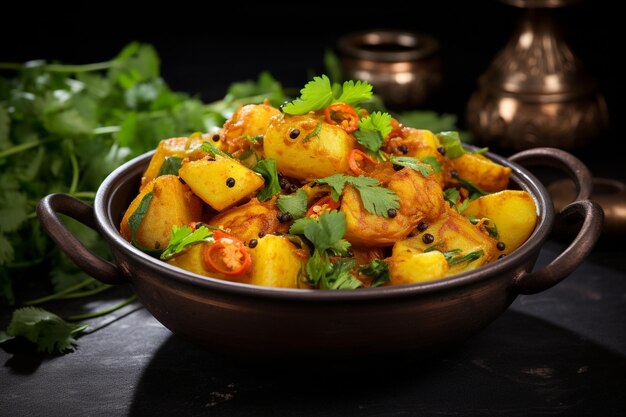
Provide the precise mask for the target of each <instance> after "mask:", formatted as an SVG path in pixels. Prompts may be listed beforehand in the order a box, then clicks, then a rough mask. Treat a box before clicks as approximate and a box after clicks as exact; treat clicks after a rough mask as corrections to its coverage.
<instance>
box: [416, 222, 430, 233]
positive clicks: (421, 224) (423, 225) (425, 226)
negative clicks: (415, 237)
mask: <svg viewBox="0 0 626 417" xmlns="http://www.w3.org/2000/svg"><path fill="white" fill-rule="evenodd" d="M426 229H428V223H426V222H419V224H418V225H417V230H419V231H420V232H423V231H424V230H426Z"/></svg>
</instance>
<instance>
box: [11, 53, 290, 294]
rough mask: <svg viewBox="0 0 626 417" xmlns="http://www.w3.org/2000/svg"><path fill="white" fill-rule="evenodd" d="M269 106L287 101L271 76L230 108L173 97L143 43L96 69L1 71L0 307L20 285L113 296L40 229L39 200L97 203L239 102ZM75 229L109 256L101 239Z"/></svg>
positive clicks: (14, 66)
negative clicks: (115, 182)
mask: <svg viewBox="0 0 626 417" xmlns="http://www.w3.org/2000/svg"><path fill="white" fill-rule="evenodd" d="M266 98H267V99H270V100H271V101H272V103H274V104H275V105H279V104H280V103H282V101H283V100H284V99H283V93H282V88H281V85H280V84H279V83H278V82H276V81H275V80H274V79H273V78H272V77H271V75H269V74H267V73H263V74H261V76H260V77H259V79H258V80H257V81H244V82H240V83H235V84H233V85H232V86H231V87H230V88H229V90H228V93H227V95H226V97H225V98H224V99H223V100H220V101H217V102H214V103H210V104H208V105H207V104H205V103H203V102H202V101H201V100H200V99H198V98H195V97H192V96H190V95H189V94H186V93H181V92H175V91H172V90H171V89H170V88H169V87H168V85H167V84H166V83H165V81H163V79H162V78H161V76H160V61H159V57H158V55H157V53H156V51H155V49H154V48H153V47H152V46H150V45H146V44H140V43H136V42H133V43H131V44H129V45H128V46H126V47H125V48H124V49H123V50H122V51H121V52H120V53H119V54H118V55H117V56H116V57H115V58H113V59H112V60H110V61H106V62H100V63H94V64H87V65H66V64H58V63H47V62H45V61H30V62H27V63H25V64H18V63H0V305H1V304H9V305H13V304H14V303H15V301H16V300H15V294H14V288H15V286H16V284H17V283H18V280H19V279H23V278H21V277H27V278H29V279H30V278H39V277H41V278H42V279H43V280H44V281H46V280H49V281H50V283H51V288H52V290H53V291H54V292H55V293H58V292H61V296H67V295H68V293H67V291H68V289H69V290H71V291H70V293H72V292H73V291H78V290H80V291H81V292H84V291H86V290H88V291H94V290H96V289H98V288H100V289H102V290H104V289H106V286H104V284H99V283H97V282H96V281H95V280H93V279H90V278H88V277H86V276H85V275H84V274H83V273H82V272H80V271H79V270H78V269H77V268H76V267H75V266H74V265H72V264H71V262H68V261H67V260H66V258H65V257H64V256H62V255H61V253H60V252H59V250H58V249H57V248H56V247H55V245H53V244H52V243H51V241H50V239H49V238H48V237H47V235H46V234H45V233H44V232H43V231H42V229H41V226H40V225H39V222H38V220H37V218H36V215H35V207H36V205H37V203H38V201H39V199H40V198H42V197H43V196H45V195H46V194H49V193H53V192H63V193H67V194H70V195H72V196H74V197H78V198H82V199H85V200H87V201H90V200H91V199H93V197H94V195H95V191H96V190H97V188H98V186H99V185H100V183H101V182H102V180H103V179H104V178H105V177H106V175H108V174H109V173H110V172H111V171H112V170H113V169H115V168H116V167H118V166H119V165H120V164H122V163H123V162H125V161H126V160H128V159H130V158H131V157H133V156H136V155H138V154H141V153H143V152H146V151H148V150H151V149H154V147H155V146H156V144H157V143H158V142H159V141H160V140H161V139H164V138H168V137H173V136H182V135H186V134H190V133H192V132H195V131H210V130H212V129H213V128H215V127H216V126H221V125H222V124H223V122H224V121H225V120H226V118H227V117H229V116H230V114H232V112H233V111H234V110H235V109H236V108H237V107H238V106H240V105H241V104H244V103H254V102H261V101H262V100H264V99H266ZM69 227H70V228H71V230H72V232H73V233H74V234H75V235H77V236H78V237H79V238H80V239H81V240H82V241H83V242H84V243H85V244H86V245H87V246H88V247H90V248H91V249H92V250H94V251H96V252H97V253H99V254H100V255H103V256H106V252H107V249H106V247H105V245H104V244H103V243H102V241H101V239H98V236H97V234H96V233H95V232H93V231H91V230H89V229H87V228H85V227H80V226H78V225H76V224H73V223H71V222H70V224H69ZM37 268H40V269H39V271H46V272H48V271H50V273H49V275H47V274H44V275H43V276H42V275H41V273H40V272H37V273H35V272H34V271H36V270H37ZM30 271H33V272H30ZM49 299H50V297H45V298H44V300H49Z"/></svg>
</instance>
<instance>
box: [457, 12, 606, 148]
mask: <svg viewBox="0 0 626 417" xmlns="http://www.w3.org/2000/svg"><path fill="white" fill-rule="evenodd" d="M503 1H504V2H505V3H507V4H510V5H513V6H517V7H522V8H525V9H526V10H525V11H524V14H523V16H522V18H521V19H520V22H519V25H518V27H517V30H516V31H515V33H514V35H513V36H512V38H511V40H510V41H509V43H508V44H507V45H506V46H505V48H504V49H503V50H501V51H500V52H499V53H498V55H497V56H496V57H495V59H494V60H493V62H492V63H491V65H490V67H489V68H488V69H487V71H486V72H485V73H484V74H483V75H482V76H481V77H480V79H479V86H478V89H477V91H476V92H475V93H474V94H473V95H472V96H471V98H470V100H469V102H468V105H467V113H466V120H467V125H468V128H469V130H471V131H472V132H473V133H474V134H475V135H476V136H477V137H478V138H479V140H481V141H482V142H484V144H486V145H489V146H491V147H493V148H495V149H498V150H500V151H518V150H523V149H528V148H532V147H537V146H551V147H556V148H561V149H565V150H574V149H580V148H583V147H584V146H586V145H587V144H589V143H590V142H591V141H592V140H593V139H597V138H598V137H599V136H600V135H601V133H602V132H603V131H604V130H605V129H606V128H607V127H608V113H607V109H606V103H605V101H604V98H603V97H602V95H601V94H600V93H599V92H598V90H597V87H596V83H595V81H594V80H593V79H592V78H591V77H590V76H589V75H588V74H587V73H586V72H585V70H584V68H583V65H582V63H581V62H580V60H579V59H578V58H577V57H576V56H575V55H574V53H573V52H572V50H571V48H570V47H569V46H568V44H567V42H566V41H565V39H564V36H563V34H562V33H561V31H560V28H559V27H558V24H557V22H556V21H555V20H554V19H553V18H552V16H551V14H550V10H549V8H554V7H561V6H565V5H568V4H569V3H572V1H571V0H570V1H566V0H503Z"/></svg>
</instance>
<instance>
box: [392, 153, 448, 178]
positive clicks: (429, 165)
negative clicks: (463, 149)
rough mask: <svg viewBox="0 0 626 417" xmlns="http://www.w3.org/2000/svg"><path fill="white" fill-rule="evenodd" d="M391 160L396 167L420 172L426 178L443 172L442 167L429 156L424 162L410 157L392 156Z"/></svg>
mask: <svg viewBox="0 0 626 417" xmlns="http://www.w3.org/2000/svg"><path fill="white" fill-rule="evenodd" d="M389 160H390V161H391V162H393V163H394V164H395V165H400V166H403V167H408V168H411V169H412V170H414V171H417V172H419V173H420V174H422V175H423V176H424V177H427V176H429V175H430V174H432V173H433V172H441V165H440V164H439V162H438V161H437V159H436V158H435V157H433V156H427V157H425V158H423V159H422V160H419V159H417V158H413V157H410V156H396V155H390V156H389Z"/></svg>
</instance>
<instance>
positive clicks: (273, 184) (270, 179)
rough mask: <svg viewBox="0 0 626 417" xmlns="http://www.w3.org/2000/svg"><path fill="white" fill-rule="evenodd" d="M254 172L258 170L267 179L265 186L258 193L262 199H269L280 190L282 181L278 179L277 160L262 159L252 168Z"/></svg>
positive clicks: (258, 196)
mask: <svg viewBox="0 0 626 417" xmlns="http://www.w3.org/2000/svg"><path fill="white" fill-rule="evenodd" d="M252 170H253V171H254V172H258V173H259V174H261V175H262V176H263V179H265V187H263V189H262V190H261V191H259V193H258V194H257V196H256V197H257V198H258V199H259V200H260V201H266V200H269V199H270V198H272V197H273V196H274V194H276V193H278V192H279V191H280V182H279V181H278V171H277V170H276V161H275V160H273V159H262V160H260V161H259V162H257V164H256V165H255V166H254V168H252Z"/></svg>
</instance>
